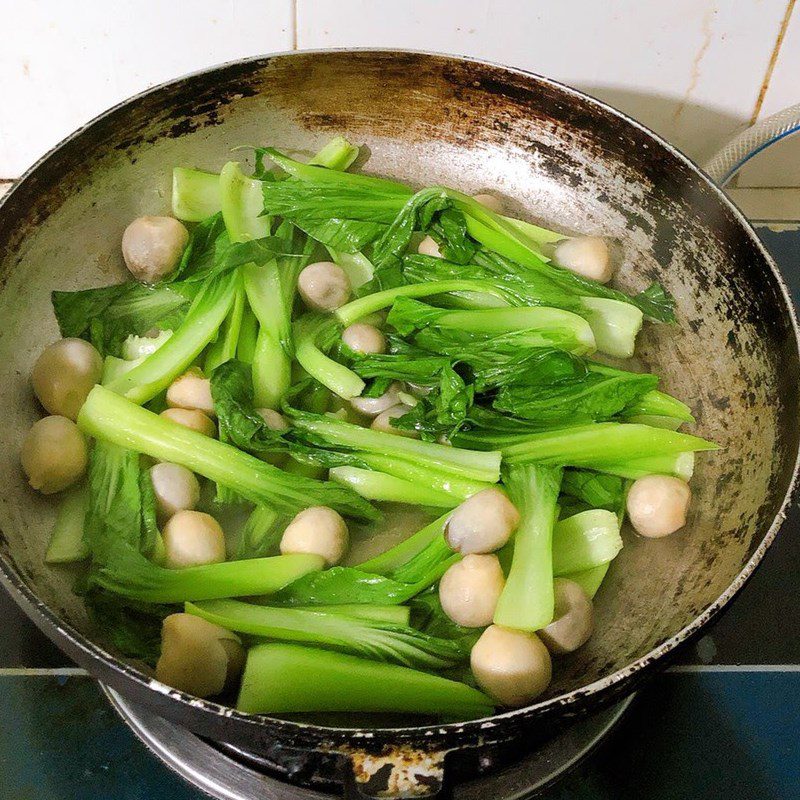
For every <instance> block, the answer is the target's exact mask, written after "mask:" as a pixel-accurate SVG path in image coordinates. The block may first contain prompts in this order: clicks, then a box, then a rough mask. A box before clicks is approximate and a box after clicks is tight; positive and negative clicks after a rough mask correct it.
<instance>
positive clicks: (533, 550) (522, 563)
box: [494, 465, 561, 631]
mask: <svg viewBox="0 0 800 800" xmlns="http://www.w3.org/2000/svg"><path fill="white" fill-rule="evenodd" d="M505 484H506V488H507V489H508V494H509V497H510V498H511V502H512V503H514V505H515V506H516V507H517V509H518V510H519V512H520V523H519V527H518V528H517V532H516V533H515V534H514V545H513V547H514V555H513V559H512V562H511V569H510V571H509V573H508V578H507V579H506V585H505V587H504V589H503V593H502V594H501V595H500V599H499V600H498V602H497V607H496V609H495V613H494V622H495V623H496V624H497V625H504V626H505V627H507V628H514V629H516V630H523V631H536V630H539V629H540V628H544V627H545V626H546V625H549V624H550V622H551V621H552V619H553V609H554V602H555V600H554V594H553V554H552V537H553V527H554V524H555V521H556V514H557V510H558V507H557V505H556V503H557V501H558V492H559V487H560V484H561V469H559V468H553V467H543V466H539V465H528V466H523V467H515V468H513V469H510V470H509V471H508V475H507V476H506V479H505Z"/></svg>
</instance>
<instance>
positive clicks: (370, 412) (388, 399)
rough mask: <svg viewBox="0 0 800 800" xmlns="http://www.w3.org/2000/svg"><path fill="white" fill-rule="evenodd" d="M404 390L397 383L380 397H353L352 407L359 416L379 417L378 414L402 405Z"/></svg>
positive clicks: (391, 385)
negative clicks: (399, 404)
mask: <svg viewBox="0 0 800 800" xmlns="http://www.w3.org/2000/svg"><path fill="white" fill-rule="evenodd" d="M402 389H403V387H402V384H400V383H398V382H397V381H395V382H394V383H392V384H390V385H389V388H388V389H387V390H386V391H385V392H384V393H383V394H382V395H379V396H378V397H353V398H352V399H351V400H350V405H351V406H352V407H353V408H354V409H355V410H356V411H358V412H359V414H364V415H365V416H367V417H377V416H378V414H381V413H383V412H384V411H386V410H387V409H389V408H391V407H392V406H396V405H397V404H398V403H400V392H401V391H402Z"/></svg>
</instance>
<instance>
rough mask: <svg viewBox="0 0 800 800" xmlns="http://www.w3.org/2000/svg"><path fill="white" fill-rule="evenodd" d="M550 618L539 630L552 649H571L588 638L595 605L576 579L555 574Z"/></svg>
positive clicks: (549, 648) (582, 643)
mask: <svg viewBox="0 0 800 800" xmlns="http://www.w3.org/2000/svg"><path fill="white" fill-rule="evenodd" d="M553 590H554V592H555V614H554V618H553V621H552V622H551V623H550V624H549V625H547V626H546V627H545V628H542V630H540V631H539V632H538V634H539V638H540V639H541V640H542V641H543V642H544V644H545V646H546V647H547V649H548V650H549V651H550V652H551V653H556V654H559V655H561V654H564V653H572V652H574V651H575V650H577V649H578V648H579V647H582V646H583V645H584V644H586V642H587V641H588V640H589V637H590V636H591V635H592V630H593V628H594V605H593V603H592V601H591V599H590V598H589V596H588V595H587V594H586V592H584V591H583V588H582V587H581V586H580V585H579V584H577V583H575V581H570V580H567V579H566V578H556V579H555V580H554V581H553Z"/></svg>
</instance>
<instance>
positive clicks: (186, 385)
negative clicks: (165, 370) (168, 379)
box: [167, 368, 216, 417]
mask: <svg viewBox="0 0 800 800" xmlns="http://www.w3.org/2000/svg"><path fill="white" fill-rule="evenodd" d="M167 405H168V406H169V407H170V408H194V409H197V410H198V411H202V412H203V413H204V414H207V415H208V416H209V417H213V416H215V413H216V412H215V411H214V401H213V400H212V398H211V381H210V380H209V379H208V378H205V377H203V373H202V372H201V371H200V370H199V369H197V368H194V369H190V370H188V371H187V372H184V373H183V375H181V376H180V377H179V378H176V379H175V380H174V381H173V382H172V384H171V385H170V387H169V389H167Z"/></svg>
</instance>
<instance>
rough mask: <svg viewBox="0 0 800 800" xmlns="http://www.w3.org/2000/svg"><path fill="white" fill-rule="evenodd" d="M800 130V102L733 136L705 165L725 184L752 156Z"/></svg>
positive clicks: (719, 183) (717, 180)
mask: <svg viewBox="0 0 800 800" xmlns="http://www.w3.org/2000/svg"><path fill="white" fill-rule="evenodd" d="M798 131H800V103H798V104H797V105H795V106H790V107H789V108H784V109H783V111H779V112H778V113H777V114H773V115H772V116H771V117H767V118H766V119H763V120H761V122H757V123H756V124H755V125H753V126H752V127H751V128H748V129H747V130H746V131H742V133H740V134H739V135H738V136H736V137H735V138H734V139H731V141H730V142H728V144H726V145H725V147H723V148H722V150H720V151H719V152H718V153H717V154H716V155H715V156H714V157H713V158H712V159H711V160H710V161H708V163H707V164H706V165H705V171H706V172H707V173H708V175H709V176H710V177H711V179H712V180H713V181H714V183H716V184H717V185H718V186H725V184H726V183H727V182H728V181H729V180H730V179H731V178H732V177H733V176H734V175H735V174H736V173H737V172H738V171H739V170H740V169H741V168H742V167H743V166H744V165H745V164H746V163H747V162H748V161H749V160H750V159H751V158H753V156H756V155H758V154H759V153H760V152H761V151H762V150H766V148H768V147H769V146H770V145H773V144H775V143H776V142H779V141H780V140H781V139H785V138H786V137H787V136H791V135H792V134H793V133H797V132H798Z"/></svg>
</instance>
